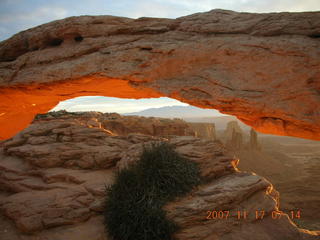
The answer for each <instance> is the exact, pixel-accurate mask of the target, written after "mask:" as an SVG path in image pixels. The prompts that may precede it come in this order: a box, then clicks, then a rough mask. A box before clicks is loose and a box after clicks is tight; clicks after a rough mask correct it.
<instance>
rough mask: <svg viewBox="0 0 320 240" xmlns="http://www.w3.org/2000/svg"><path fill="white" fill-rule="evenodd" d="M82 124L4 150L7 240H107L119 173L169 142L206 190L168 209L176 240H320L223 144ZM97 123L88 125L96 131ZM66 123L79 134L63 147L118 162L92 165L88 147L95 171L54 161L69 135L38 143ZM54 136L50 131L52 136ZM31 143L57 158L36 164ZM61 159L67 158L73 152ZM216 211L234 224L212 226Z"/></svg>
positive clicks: (53, 122) (34, 131)
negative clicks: (109, 201)
mask: <svg viewBox="0 0 320 240" xmlns="http://www.w3.org/2000/svg"><path fill="white" fill-rule="evenodd" d="M58 120H59V119H58ZM76 120H77V119H76V118H74V119H73V121H71V120H70V119H65V120H64V121H61V119H60V122H59V121H57V119H55V118H53V119H49V120H48V119H47V120H46V121H44V120H38V121H35V122H34V123H33V124H32V125H31V126H30V127H29V128H27V129H25V130H24V132H23V133H21V135H17V136H16V137H15V138H13V139H10V140H7V141H5V142H1V145H0V170H1V172H0V212H1V215H0V234H1V235H0V236H1V239H3V240H20V239H23V240H57V239H68V240H85V239H89V238H90V239H93V240H107V239H108V235H107V233H106V232H105V228H104V226H103V217H102V211H103V202H104V198H105V194H106V192H105V188H106V186H108V185H110V184H112V183H113V181H114V174H115V172H116V171H117V170H121V169H123V168H126V167H128V166H129V165H130V164H131V163H133V162H135V161H138V159H139V155H140V153H141V151H142V149H143V146H144V145H148V144H151V143H154V142H158V141H168V142H169V143H170V144H172V145H173V146H174V148H175V149H176V151H177V152H179V153H180V154H182V155H183V156H185V157H188V158H189V159H191V160H193V161H195V162H197V163H198V164H199V167H200V173H201V176H202V178H203V179H204V183H203V184H201V185H200V186H198V187H197V188H195V189H194V190H193V191H192V192H190V193H189V194H188V195H186V196H185V197H181V198H177V199H176V200H175V201H173V202H170V203H168V204H167V205H166V206H165V208H164V209H165V210H166V212H167V216H168V217H169V218H171V219H173V220H174V221H175V222H177V223H178V224H179V225H180V226H181V228H180V230H179V231H178V232H177V233H176V236H175V237H176V238H177V239H178V240H196V239H197V240H198V239H217V240H231V239H240V240H242V239H243V240H245V239H262V240H269V239H273V240H283V239H292V240H301V239H306V240H307V239H310V240H312V239H318V238H319V232H316V231H313V232H311V231H307V230H303V229H299V228H297V226H296V225H295V224H294V223H293V222H292V221H291V220H290V219H289V217H288V215H287V214H285V213H281V212H279V210H280V209H279V194H278V192H277V191H276V190H275V189H274V188H273V186H272V184H271V183H270V182H268V181H267V180H266V179H264V178H262V177H260V176H257V175H255V174H253V173H246V172H240V171H239V170H238V169H237V167H236V166H237V164H238V162H239V160H238V159H236V158H234V157H232V156H230V155H229V154H228V152H227V150H226V149H225V148H224V147H223V146H222V144H221V143H220V142H218V141H212V140H207V139H199V138H196V137H193V136H171V137H170V138H161V137H155V136H150V135H143V134H133V133H131V134H128V135H126V136H114V135H112V134H110V131H106V129H104V128H101V125H99V124H98V125H96V127H93V126H92V125H84V124H83V120H82V121H80V120H78V121H76ZM91 120H92V119H91ZM91 120H88V121H87V123H88V122H90V123H92V124H93V122H92V121H91ZM57 122H58V123H59V124H60V125H57ZM62 123H64V125H63V126H64V128H66V129H68V128H71V129H73V130H72V131H73V134H71V135H70V136H72V137H71V138H68V141H67V142H65V144H66V145H68V144H69V147H70V146H72V147H75V148H80V147H83V146H85V145H78V144H79V139H80V138H81V141H80V142H82V143H83V144H84V143H94V144H93V145H92V146H93V147H92V149H95V148H94V146H96V145H97V144H98V146H99V147H100V148H101V149H103V147H105V148H106V149H108V151H106V152H103V155H104V156H105V158H106V159H110V156H114V155H116V156H118V157H117V158H112V160H111V161H106V162H108V164H98V163H97V162H96V159H95V158H94V157H92V158H90V157H88V156H94V155H95V154H96V153H95V152H94V151H95V150H94V151H93V152H92V149H91V147H87V148H82V151H83V152H84V153H83V154H84V155H86V154H87V155H86V156H87V158H88V159H91V160H92V159H93V160H94V161H93V163H94V164H92V165H88V164H85V166H86V167H83V161H84V159H82V158H81V157H79V156H78V155H72V154H70V155H69V156H70V158H69V159H67V161H66V162H61V161H60V160H58V161H56V160H55V159H60V157H59V156H61V155H58V154H57V148H56V147H55V146H56V145H57V144H60V143H61V139H63V137H64V135H63V134H62V135H61V137H59V138H50V139H51V140H50V141H40V140H39V139H43V138H45V137H50V135H51V134H52V132H53V131H55V132H56V131H57V132H60V133H61V132H62V131H61V129H62V127H61V126H62ZM40 126H41V127H40ZM45 126H46V127H45ZM52 126H55V128H52ZM48 129H50V131H46V130H48ZM66 129H64V130H65V131H66V132H67V133H69V131H67V130H66ZM75 130H78V131H75ZM83 132H86V135H83ZM26 136H28V137H26ZM84 136H86V138H84ZM21 138H24V140H23V141H22V140H21ZM30 138H32V139H33V140H32V143H33V145H34V146H35V148H34V149H36V147H37V149H42V147H41V146H43V145H46V149H50V150H51V152H50V151H47V152H45V151H41V152H42V155H41V154H38V155H36V157H35V155H32V154H33V153H34V152H33V151H35V150H32V151H30V152H28V151H26V149H28V148H27V147H25V146H27V145H30ZM46 139H47V138H46ZM111 143H112V144H111ZM88 146H89V145H88ZM18 149H19V150H18ZM60 152H61V154H65V152H67V150H65V151H64V152H63V151H60ZM85 152H87V153H85ZM115 153H116V154H115ZM35 159H38V160H37V161H35ZM91 160H90V161H89V160H88V163H91ZM69 161H71V162H72V164H70V163H68V162H69ZM85 162H86V161H85ZM66 163H67V164H66ZM88 166H89V167H88ZM214 210H216V211H229V212H230V216H229V218H228V219H210V218H208V211H214ZM257 210H258V211H264V217H263V218H262V219H256V217H255V211H257ZM237 211H241V212H242V213H243V212H244V211H246V212H248V216H247V217H246V218H245V219H244V218H240V219H238V218H237ZM274 213H279V215H281V218H279V219H273V217H272V216H273V214H274Z"/></svg>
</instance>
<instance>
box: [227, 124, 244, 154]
mask: <svg viewBox="0 0 320 240" xmlns="http://www.w3.org/2000/svg"><path fill="white" fill-rule="evenodd" d="M224 138H225V143H226V147H227V148H228V149H231V150H240V149H242V148H243V147H244V143H243V142H244V140H243V131H242V129H241V128H240V126H239V124H238V122H237V121H231V122H229V123H228V125H227V128H226V130H225V132H224Z"/></svg>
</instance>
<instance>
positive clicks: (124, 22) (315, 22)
mask: <svg viewBox="0 0 320 240" xmlns="http://www.w3.org/2000/svg"><path fill="white" fill-rule="evenodd" d="M319 19H320V12H307V13H269V14H251V13H237V12H232V11H225V10H213V11H210V12H206V13H199V14H193V15H190V16H186V17H181V18H177V19H159V18H139V19H129V18H121V17H112V16H95V17H93V16H82V17H71V18H67V19H63V20H59V21H54V22H51V23H48V24H44V25H41V26H39V27H35V28H32V29H29V30H27V31H23V32H21V33H19V34H16V35H14V36H13V37H12V38H10V39H8V40H6V41H3V42H1V43H0V126H1V128H0V129H1V130H0V138H1V139H6V138H9V137H12V136H13V135H15V134H16V133H17V132H18V131H20V130H22V129H24V128H25V127H26V126H27V125H28V124H29V123H30V122H31V121H32V119H33V118H34V116H35V115H36V114H37V113H45V112H47V111H49V110H50V109H52V108H53V107H54V106H55V105H56V104H57V103H58V102H59V101H62V100H66V99H69V98H73V97H77V96H86V95H101V96H111V97H126V98H148V97H160V96H168V97H172V98H176V99H178V100H181V101H183V102H187V103H190V104H192V105H195V106H199V107H203V108H215V109H219V110H220V111H221V112H223V113H227V114H231V115H235V116H237V117H238V118H239V119H240V120H241V121H243V122H244V123H246V124H248V125H250V126H252V127H253V128H254V129H255V130H257V131H260V132H264V133H271V134H278V135H289V136H297V137H303V138H309V139H317V140H319V139H320V118H319V111H320V104H319V102H320V97H319V89H320V85H319V83H320V81H319V79H320V70H319V69H320V41H319V35H320V21H319ZM13 102H14V103H15V104H12V103H13Z"/></svg>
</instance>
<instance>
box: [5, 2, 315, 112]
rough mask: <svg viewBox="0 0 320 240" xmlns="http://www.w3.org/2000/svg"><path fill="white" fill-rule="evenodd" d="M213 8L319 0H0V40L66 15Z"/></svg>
mask: <svg viewBox="0 0 320 240" xmlns="http://www.w3.org/2000/svg"><path fill="white" fill-rule="evenodd" d="M215 8H220V9H228V10H233V11H242V12H258V13H263V12H302V11H319V10H320V0H54V1H48V0H0V41H2V40H5V39H7V38H9V37H11V36H12V35H13V34H15V33H18V32H20V31H22V30H26V29H28V28H31V27H35V26H38V25H40V24H44V23H47V22H50V21H53V20H58V19H63V18H66V17H70V16H79V15H114V16H123V17H130V18H139V17H162V18H177V17H181V16H185V15H189V14H193V13H196V12H205V11H210V10H212V9H215ZM67 101H68V102H65V103H64V105H63V104H62V103H61V104H62V105H61V104H60V105H59V106H57V109H58V108H60V107H61V106H62V107H63V106H64V107H65V108H66V109H67V110H70V109H71V110H74V111H76V110H81V109H83V110H84V109H88V108H90V109H91V110H99V107H100V109H106V107H107V108H109V109H115V108H117V109H119V110H118V111H116V112H119V113H120V112H121V113H123V112H136V111H140V110H143V109H142V107H143V106H145V108H144V109H146V108H149V106H150V107H156V106H158V107H161V106H172V105H184V104H183V103H181V102H178V101H176V100H173V99H168V98H160V99H149V100H146V99H143V100H130V99H128V100H124V99H121V100H120V99H114V98H102V97H91V98H88V97H81V98H77V99H73V100H67ZM77 105H78V106H77ZM151 105H152V106H151ZM81 106H82V107H81ZM68 108H69V109H68ZM97 108H98V109H97Z"/></svg>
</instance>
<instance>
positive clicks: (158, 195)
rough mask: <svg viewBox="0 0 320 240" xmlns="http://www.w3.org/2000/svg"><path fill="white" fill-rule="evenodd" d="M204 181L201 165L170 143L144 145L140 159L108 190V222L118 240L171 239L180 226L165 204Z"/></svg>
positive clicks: (111, 233) (119, 173) (105, 213)
mask: <svg viewBox="0 0 320 240" xmlns="http://www.w3.org/2000/svg"><path fill="white" fill-rule="evenodd" d="M199 182H200V178H199V168H198V166H197V164H196V163H195V162H192V161H190V160H188V159H186V158H184V157H182V156H181V155H179V154H178V153H176V152H175V151H174V149H173V148H172V147H171V146H170V145H169V144H167V143H158V144H154V145H152V146H151V147H149V148H144V151H143V153H142V155H141V158H140V161H138V162H137V163H135V164H132V165H131V166H130V167H129V168H128V169H125V170H122V171H120V172H118V173H117V175H116V179H115V183H114V184H113V185H112V186H110V187H109V188H108V189H107V198H106V204H105V211H104V216H105V224H106V228H107V231H108V233H109V235H110V237H112V239H114V240H171V239H172V237H171V236H172V234H173V233H174V231H176V230H177V228H178V226H177V225H176V224H175V223H174V222H173V221H171V220H169V219H167V218H166V213H165V212H164V211H163V210H162V207H163V206H164V204H165V203H167V202H168V201H171V200H173V199H174V198H176V197H177V196H182V195H184V194H185V193H187V192H189V191H190V190H191V189H192V188H193V187H194V186H195V185H197V184H198V183H199Z"/></svg>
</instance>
